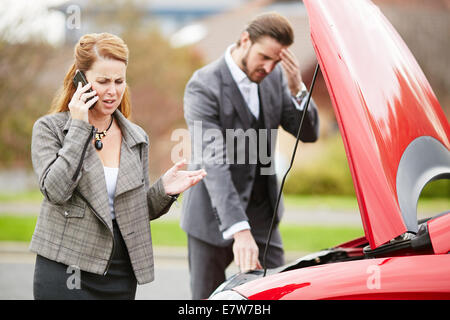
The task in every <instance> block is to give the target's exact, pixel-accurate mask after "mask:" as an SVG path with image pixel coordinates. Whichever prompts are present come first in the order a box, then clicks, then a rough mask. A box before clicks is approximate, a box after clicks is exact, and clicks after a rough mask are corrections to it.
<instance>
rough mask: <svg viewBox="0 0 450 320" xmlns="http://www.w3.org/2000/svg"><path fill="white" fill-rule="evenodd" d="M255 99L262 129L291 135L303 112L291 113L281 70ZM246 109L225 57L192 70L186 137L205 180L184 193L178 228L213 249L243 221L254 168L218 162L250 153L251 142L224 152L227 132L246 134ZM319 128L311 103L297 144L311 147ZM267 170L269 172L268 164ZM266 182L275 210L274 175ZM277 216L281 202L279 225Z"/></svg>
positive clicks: (193, 166) (261, 87) (272, 140)
mask: <svg viewBox="0 0 450 320" xmlns="http://www.w3.org/2000/svg"><path fill="white" fill-rule="evenodd" d="M259 95H260V104H261V105H262V108H263V113H264V123H265V127H266V128H268V129H277V128H278V127H279V126H280V125H281V126H282V127H283V128H284V129H285V130H286V131H288V132H290V133H291V134H293V135H294V136H296V135H297V131H298V127H299V123H300V118H301V114H302V112H300V111H298V110H297V109H296V108H295V105H294V103H293V101H292V99H291V95H290V92H289V90H288V86H287V82H286V79H285V76H284V74H283V71H282V70H281V67H280V66H277V67H276V68H275V69H274V70H273V71H272V72H271V73H270V74H269V75H268V76H267V77H266V78H265V79H264V80H263V81H262V82H261V83H260V84H259ZM246 108H247V105H246V103H245V101H244V98H243V97H242V95H241V92H240V90H239V88H238V87H237V85H236V83H235V82H234V80H233V78H232V76H231V73H230V71H229V69H228V66H227V65H226V62H225V58H224V57H222V58H220V59H219V60H217V61H215V62H213V63H211V64H209V65H207V66H205V67H203V68H201V69H199V70H197V71H196V72H195V73H194V74H193V76H192V78H191V79H190V80H189V82H188V84H187V86H186V90H185V95H184V117H185V120H186V123H187V125H188V128H189V131H190V135H191V150H192V151H191V163H190V169H198V168H200V167H204V168H205V169H206V171H207V176H206V177H205V178H204V179H203V180H202V181H200V182H199V183H198V184H197V185H195V186H194V187H192V188H190V189H189V190H187V191H186V192H185V193H184V197H183V210H182V216H181V227H182V228H183V230H185V231H186V232H187V233H188V234H190V235H192V236H194V237H196V238H199V239H201V240H203V241H206V242H208V243H211V244H214V245H218V246H225V245H227V244H229V243H230V241H231V240H224V239H223V236H222V232H223V231H224V230H226V229H228V228H229V227H230V226H232V225H233V224H235V223H237V222H239V221H244V220H248V218H247V216H246V208H247V205H248V202H249V200H250V195H251V191H252V188H253V182H254V178H255V175H256V164H255V162H253V163H251V161H245V163H242V162H239V161H233V160H230V158H227V160H225V161H224V160H223V159H224V157H225V158H226V157H227V155H230V152H231V154H234V155H236V154H237V155H238V156H239V155H242V153H245V154H251V153H254V152H255V151H254V150H255V149H254V148H251V147H252V146H251V143H247V144H246V145H244V147H242V145H238V144H237V143H236V144H234V145H232V146H230V145H228V148H227V147H226V142H230V141H229V140H227V139H226V135H227V132H228V133H230V132H235V133H236V132H239V131H240V134H242V133H243V132H244V133H245V132H248V129H249V128H250V125H251V124H250V120H249V117H248V113H247V110H246ZM318 123H319V119H318V113H317V108H316V106H315V104H314V102H313V101H312V100H311V103H310V106H309V108H308V113H307V115H306V116H305V121H304V124H303V129H302V135H301V137H300V138H301V140H302V141H304V142H313V141H315V140H316V139H317V138H318ZM227 129H228V130H227ZM229 129H232V130H233V131H230V130H229ZM237 129H242V130H237ZM218 132H220V133H221V134H217V133H218ZM272 133H274V135H270V134H268V140H269V141H268V145H269V146H271V149H272V152H271V154H272V155H274V148H275V141H276V130H274V131H272ZM224 142H225V143H224ZM249 148H250V149H249ZM231 159H232V158H231ZM271 167H272V168H274V163H273V159H272V163H271ZM273 173H274V172H273ZM268 183H269V197H270V201H271V203H272V205H273V207H274V206H275V203H276V198H277V194H278V189H279V187H278V184H277V179H276V175H275V174H271V175H269V177H268ZM282 212H283V204H282V203H280V206H279V210H278V212H277V216H278V221H279V220H280V219H281V216H282Z"/></svg>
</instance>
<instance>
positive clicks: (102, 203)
mask: <svg viewBox="0 0 450 320" xmlns="http://www.w3.org/2000/svg"><path fill="white" fill-rule="evenodd" d="M114 117H115V119H116V120H117V122H118V124H119V126H120V128H121V131H122V144H121V149H120V164H119V174H118V178H117V186H116V194H115V200H114V207H115V214H116V220H117V223H118V225H119V228H120V231H121V233H122V236H123V238H124V240H125V244H126V247H127V249H128V253H129V256H130V260H131V264H132V267H133V270H134V274H135V276H136V279H137V282H138V283H139V284H143V283H148V282H151V281H152V280H153V279H154V268H153V249H152V240H151V232H150V220H152V219H156V218H158V217H159V216H161V215H162V214H164V213H166V212H167V211H168V210H169V208H170V206H171V204H172V203H173V199H172V197H170V196H168V195H167V194H166V193H165V190H164V187H163V184H162V181H161V179H159V180H158V181H157V182H156V183H155V184H153V185H152V186H150V183H149V177H148V161H149V159H148V156H149V155H148V147H149V141H148V136H147V134H146V133H145V132H144V130H143V129H141V128H140V127H139V126H137V125H135V124H133V123H132V122H130V121H129V120H127V119H126V118H125V117H124V116H123V115H122V113H121V112H120V111H119V110H116V111H115V113H114ZM93 133H94V127H93V126H92V125H91V124H89V123H87V122H85V121H82V120H77V119H72V118H71V117H70V113H69V112H61V113H56V114H51V115H46V116H44V117H42V118H40V119H39V120H37V121H36V123H35V124H34V127H33V135H32V143H31V156H32V162H33V168H34V170H35V172H36V174H37V176H38V179H39V188H40V190H41V192H42V194H43V195H44V200H43V202H42V205H41V210H40V214H39V217H38V220H37V224H36V228H35V231H34V234H33V237H32V240H31V245H30V250H31V251H33V252H35V253H37V254H39V255H41V256H43V257H45V258H48V259H51V260H54V261H57V262H60V263H63V264H66V265H74V266H78V267H79V268H80V269H81V270H83V271H87V272H92V273H96V274H106V273H107V272H108V267H109V263H110V259H111V257H112V254H113V250H114V237H113V225H112V218H111V214H110V211H109V207H108V195H107V191H106V182H105V176H104V170H103V165H102V162H101V160H100V158H99V157H98V155H97V153H96V150H95V148H94V147H93V144H92V143H91V142H92V138H93Z"/></svg>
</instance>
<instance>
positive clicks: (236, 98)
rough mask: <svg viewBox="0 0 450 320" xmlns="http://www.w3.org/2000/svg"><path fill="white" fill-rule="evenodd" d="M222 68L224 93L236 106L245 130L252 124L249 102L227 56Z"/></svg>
mask: <svg viewBox="0 0 450 320" xmlns="http://www.w3.org/2000/svg"><path fill="white" fill-rule="evenodd" d="M220 70H221V74H222V82H223V90H224V95H225V97H226V98H228V100H229V102H230V104H231V105H232V106H233V107H234V109H235V110H236V112H237V114H238V115H239V118H240V119H241V121H242V124H243V126H244V128H243V129H244V130H247V129H248V128H250V126H251V122H250V118H249V115H248V112H247V111H246V109H245V108H247V103H246V102H245V100H244V97H243V96H242V93H241V91H240V90H239V88H238V86H237V84H236V82H235V81H234V79H233V77H232V75H231V72H230V70H229V69H228V66H227V64H226V62H225V58H222V60H221V64H220Z"/></svg>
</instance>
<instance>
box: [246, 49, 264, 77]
mask: <svg viewBox="0 0 450 320" xmlns="http://www.w3.org/2000/svg"><path fill="white" fill-rule="evenodd" d="M252 46H253V45H251V46H250V48H248V50H247V53H246V54H245V56H244V57H243V58H242V59H241V64H242V67H243V68H244V69H243V70H242V71H244V73H245V74H246V75H247V78H249V79H250V81H252V82H255V83H260V82H261V81H262V80H263V79H264V78H265V76H264V77H263V78H261V79H259V80H258V79H253V78H252V76H251V74H250V71H249V69H248V56H249V54H250V50H251V48H252ZM255 71H258V70H255ZM260 71H262V72H265V71H264V70H260ZM266 75H267V74H266Z"/></svg>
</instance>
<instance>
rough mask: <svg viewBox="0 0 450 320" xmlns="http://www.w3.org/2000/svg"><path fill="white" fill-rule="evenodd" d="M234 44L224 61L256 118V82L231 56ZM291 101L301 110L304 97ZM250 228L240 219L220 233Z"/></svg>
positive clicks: (230, 232)
mask: <svg viewBox="0 0 450 320" xmlns="http://www.w3.org/2000/svg"><path fill="white" fill-rule="evenodd" d="M235 46H236V44H232V45H230V46H229V47H228V48H227V50H226V51H225V62H226V64H227V66H228V69H229V70H230V72H231V76H232V77H233V80H234V81H235V82H236V84H237V86H238V88H239V90H240V91H241V94H242V96H243V98H244V100H245V102H246V103H247V107H248V108H249V110H250V112H251V113H252V114H253V115H254V116H255V118H256V119H258V118H259V95H258V84H257V83H255V82H252V81H251V80H250V79H249V78H248V77H247V75H246V74H245V72H244V71H242V70H241V68H239V66H238V65H237V64H236V62H235V61H234V60H233V57H232V56H231V50H233V48H234V47H235ZM292 101H293V102H294V105H295V107H296V108H297V109H298V110H300V111H302V110H303V108H304V106H305V101H306V99H303V101H302V103H301V105H299V104H298V103H297V100H296V99H295V98H294V97H292ZM248 229H250V225H249V223H248V221H240V222H237V223H235V224H233V225H232V226H231V227H229V228H228V229H226V230H225V231H223V233H222V235H223V238H224V239H231V238H232V237H233V235H234V234H235V233H237V232H239V231H242V230H248Z"/></svg>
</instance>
